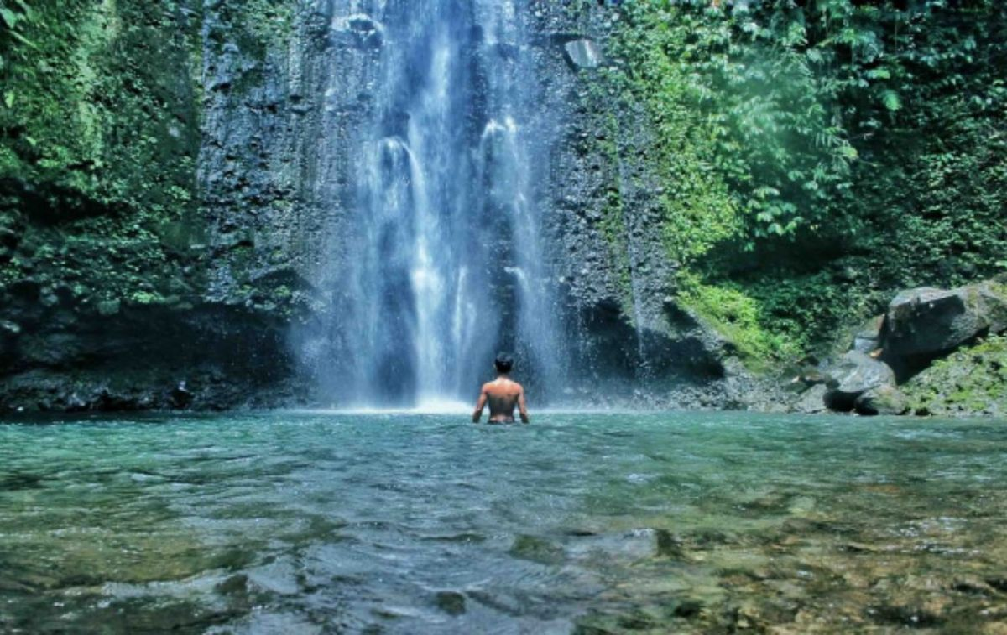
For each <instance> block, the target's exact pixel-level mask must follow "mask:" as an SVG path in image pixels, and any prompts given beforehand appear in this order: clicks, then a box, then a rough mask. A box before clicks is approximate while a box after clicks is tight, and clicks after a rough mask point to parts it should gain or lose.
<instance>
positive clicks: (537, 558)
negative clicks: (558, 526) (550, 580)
mask: <svg viewBox="0 0 1007 635" xmlns="http://www.w3.org/2000/svg"><path fill="white" fill-rule="evenodd" d="M510 555H512V556H514V557H515V558H519V559H521V560H530V561H531V562H538V563H539V564H560V563H561V562H563V560H564V559H565V557H566V554H565V553H564V551H563V548H562V547H559V546H557V545H554V544H552V543H551V542H549V541H547V540H543V539H542V538H536V537H535V536H527V535H521V536H518V537H517V538H515V539H514V545H513V546H512V547H511V548H510Z"/></svg>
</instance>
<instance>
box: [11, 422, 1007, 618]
mask: <svg viewBox="0 0 1007 635" xmlns="http://www.w3.org/2000/svg"><path fill="white" fill-rule="evenodd" d="M1005 486H1007V426H1005V425H1003V424H1002V423H992V422H991V423H982V422H968V423H963V422H937V421H919V420H886V419H856V418H839V417H815V418H800V417H793V416H788V417H773V416H759V415H751V414H746V413H720V414H691V413H690V414H606V415H576V416H575V415H565V414H546V415H540V416H538V417H537V418H536V420H535V423H534V424H533V425H531V426H528V427H503V426H485V425H483V426H474V425H472V424H470V423H466V421H465V418H464V416H455V415H453V416H443V415H407V414H370V415H348V414H344V415H340V414H311V413H270V414H255V415H221V416H214V417H150V418H142V419H132V420H127V419H117V420H108V419H100V418H87V419H81V420H79V421H74V422H70V423H67V422H61V423H60V424H59V425H18V424H14V425H6V426H0V632H4V633H55V632H59V633H76V632H88V633H90V632H95V633H157V632H164V631H172V632H180V633H204V632H205V633H529V634H539V633H570V632H576V633H581V634H593V633H648V632H651V633H668V632H683V633H690V632H695V633H718V632H724V633H727V632H743V631H746V630H749V631H751V632H771V633H794V634H797V633H819V632H820V633H842V632H876V633H888V632H893V633H894V632H903V631H905V630H906V629H910V628H911V629H915V630H916V632H941V633H1007V523H1005V514H1007V511H1005V510H1007V506H1005V503H1007V500H1005V499H1007V493H1005V492H1007V487H1005Z"/></svg>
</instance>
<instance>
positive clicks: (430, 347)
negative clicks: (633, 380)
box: [315, 0, 565, 405]
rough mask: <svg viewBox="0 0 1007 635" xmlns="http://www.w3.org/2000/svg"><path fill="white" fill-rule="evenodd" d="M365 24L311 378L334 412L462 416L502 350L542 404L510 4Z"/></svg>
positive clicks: (546, 323)
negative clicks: (350, 186) (349, 175)
mask: <svg viewBox="0 0 1007 635" xmlns="http://www.w3.org/2000/svg"><path fill="white" fill-rule="evenodd" d="M371 10H372V11H373V13H374V15H372V16H370V18H369V19H372V20H373V22H374V23H375V24H376V25H378V27H379V28H380V34H381V51H380V55H379V59H380V68H379V69H378V70H376V72H375V74H374V77H375V79H374V81H373V86H372V87H369V89H370V90H371V91H372V98H373V100H374V105H375V107H374V109H373V116H372V120H371V122H370V124H369V125H368V127H367V129H366V130H365V133H364V135H363V136H364V138H363V139H362V140H361V143H360V144H359V145H360V147H359V148H355V149H352V150H351V156H352V157H353V159H354V160H355V164H356V166H355V170H356V172H355V179H356V185H355V188H356V190H355V191H356V193H355V198H354V203H353V205H351V206H350V208H351V210H350V218H349V219H348V221H346V227H347V229H346V231H347V232H349V235H350V238H351V239H350V240H345V241H343V243H344V244H345V249H346V251H347V253H344V254H339V257H338V258H337V259H336V261H337V262H339V263H341V266H342V267H343V268H344V271H341V272H339V275H334V276H332V280H333V282H332V285H333V286H334V289H333V290H332V292H333V293H332V295H333V297H337V298H341V299H342V300H341V302H340V303H339V306H338V308H336V309H334V310H333V311H332V312H331V314H332V316H331V322H332V324H331V325H329V326H330V328H329V331H328V333H329V337H328V339H327V340H326V342H325V343H324V345H323V346H322V349H321V351H320V352H319V353H317V354H316V355H315V359H316V365H318V366H319V367H320V368H318V370H317V372H318V373H319V374H320V375H322V376H325V377H327V378H328V385H329V386H330V387H331V389H330V392H332V395H331V397H332V399H333V400H334V401H336V402H338V403H342V404H351V403H357V404H372V405H373V404H381V405H387V404H394V405H419V404H423V403H424V402H429V401H436V400H445V399H465V400H468V399H469V398H471V397H472V396H474V394H475V392H476V391H477V389H478V385H479V382H480V381H482V380H484V379H485V378H486V377H487V375H488V373H489V371H490V364H491V361H492V358H493V355H494V354H495V352H496V351H497V350H498V349H504V350H509V351H512V352H515V353H516V355H517V359H518V369H519V370H518V374H519V375H520V376H521V377H522V379H526V380H529V381H530V382H531V383H533V384H534V385H535V386H536V387H538V388H539V389H540V390H542V391H545V390H546V389H548V387H550V386H552V385H555V384H556V382H557V381H558V379H559V377H560V375H561V373H562V368H563V367H564V364H563V361H562V355H561V353H562V351H563V350H564V348H565V347H564V346H562V343H561V342H560V341H559V339H560V336H559V329H558V327H557V318H556V315H555V313H556V311H555V310H554V308H553V306H552V304H551V303H552V301H553V300H552V299H553V298H554V297H555V294H554V291H553V290H552V284H551V281H550V276H549V272H548V270H547V267H546V266H545V264H544V261H543V253H544V247H543V237H542V235H541V219H540V217H539V213H538V208H537V206H536V202H535V200H534V195H533V190H534V187H533V185H534V178H539V177H537V176H536V175H538V174H542V173H544V170H542V169H541V168H540V166H537V165H535V164H534V162H533V159H532V158H531V157H529V154H530V153H529V152H528V149H527V146H528V139H527V135H528V134H529V132H528V131H527V130H526V129H525V128H524V127H523V125H522V122H523V119H524V117H523V115H524V114H525V113H526V112H527V109H528V108H531V107H534V104H533V103H532V101H533V96H534V90H535V85H534V81H533V77H532V76H531V75H533V74H532V73H529V71H528V69H529V68H530V62H529V61H528V60H527V59H526V57H527V56H528V50H529V47H528V46H527V43H526V40H525V38H526V35H525V28H524V25H523V24H522V16H521V14H520V11H518V7H517V6H516V5H515V0H387V1H385V2H378V3H375V4H374V5H373V6H372V7H371ZM344 19H345V18H344ZM537 160H539V161H540V160H541V159H540V158H539V159H537ZM536 168H538V169H536Z"/></svg>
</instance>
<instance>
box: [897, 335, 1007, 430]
mask: <svg viewBox="0 0 1007 635" xmlns="http://www.w3.org/2000/svg"><path fill="white" fill-rule="evenodd" d="M903 391H904V392H905V393H906V395H907V396H908V397H909V400H910V403H911V407H912V409H913V410H914V411H915V412H917V413H919V414H935V415H969V414H992V415H997V416H1004V415H1005V414H1007V337H1003V336H991V337H988V338H987V339H985V340H984V341H982V342H979V343H978V344H976V345H974V346H972V347H970V348H966V349H963V350H960V351H957V352H955V353H952V354H951V355H950V356H948V357H947V358H946V359H943V360H940V361H937V362H935V363H934V364H933V366H931V367H930V368H928V369H927V370H925V371H923V372H922V373H920V374H919V375H918V376H916V377H914V378H913V379H912V380H911V381H909V382H908V383H907V384H906V385H905V386H904V387H903Z"/></svg>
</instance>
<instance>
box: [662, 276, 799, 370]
mask: <svg viewBox="0 0 1007 635" xmlns="http://www.w3.org/2000/svg"><path fill="white" fill-rule="evenodd" d="M680 288H681V291H680V299H681V301H682V302H683V304H684V305H685V306H687V307H689V308H690V309H692V310H693V311H694V312H695V313H696V314H697V315H698V316H699V317H700V318H701V319H703V320H704V321H705V322H707V324H708V325H709V326H711V327H713V328H714V329H715V330H716V331H717V332H718V333H720V335H721V336H723V337H724V338H726V339H727V340H729V341H730V342H732V343H733V344H734V345H735V346H736V347H737V349H738V352H739V353H740V354H741V357H742V360H743V361H744V362H745V363H746V365H748V366H750V367H751V368H753V369H754V370H766V369H767V368H768V367H769V365H770V364H772V363H774V362H779V361H791V360H792V359H793V358H794V357H795V356H797V355H798V353H799V348H798V346H797V345H796V344H795V343H794V342H793V341H792V340H791V339H789V338H787V336H786V335H784V334H781V333H774V332H772V331H770V330H768V329H767V328H766V326H765V325H764V322H765V321H766V320H765V316H764V315H763V313H762V307H761V306H760V304H759V303H758V302H757V301H756V300H754V299H753V298H751V297H749V296H747V295H745V294H744V292H743V291H742V290H741V289H740V288H738V287H736V286H732V285H730V284H727V283H725V284H721V285H719V286H718V285H711V284H705V283H702V282H700V281H699V280H698V278H695V277H694V276H690V275H688V274H686V275H683V276H682V278H681V280H680Z"/></svg>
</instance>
